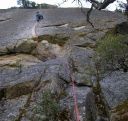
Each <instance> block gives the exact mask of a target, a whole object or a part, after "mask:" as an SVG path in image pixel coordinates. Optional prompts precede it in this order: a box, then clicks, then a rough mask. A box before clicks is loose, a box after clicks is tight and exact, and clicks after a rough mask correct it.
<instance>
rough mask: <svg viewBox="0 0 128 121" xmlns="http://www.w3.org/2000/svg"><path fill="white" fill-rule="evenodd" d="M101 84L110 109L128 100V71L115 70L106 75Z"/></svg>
mask: <svg viewBox="0 0 128 121" xmlns="http://www.w3.org/2000/svg"><path fill="white" fill-rule="evenodd" d="M100 84H101V89H102V92H103V95H104V97H105V100H106V101H107V104H108V106H109V107H110V109H112V108H114V107H116V106H118V105H119V104H120V103H123V102H124V101H126V100H128V73H124V72H121V71H117V72H113V73H112V74H110V75H108V76H107V77H105V78H104V79H103V80H102V81H101V82H100Z"/></svg>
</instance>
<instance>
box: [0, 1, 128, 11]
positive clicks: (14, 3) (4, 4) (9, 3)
mask: <svg viewBox="0 0 128 121" xmlns="http://www.w3.org/2000/svg"><path fill="white" fill-rule="evenodd" d="M1 1H2V2H1V3H0V9H6V8H9V7H12V6H17V0H1ZM30 1H35V2H36V3H48V4H52V5H59V6H60V7H78V6H79V5H78V4H77V3H76V2H74V3H72V1H73V0H67V1H68V2H65V3H62V1H63V0H30ZM82 1H83V2H82V4H83V6H84V7H88V8H89V7H90V4H89V3H86V2H85V1H86V0H82ZM118 1H122V2H126V0H118ZM116 6H117V2H114V3H113V4H111V5H109V6H108V7H107V9H108V10H111V11H113V10H115V9H116Z"/></svg>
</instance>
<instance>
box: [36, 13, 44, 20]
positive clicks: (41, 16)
mask: <svg viewBox="0 0 128 121" xmlns="http://www.w3.org/2000/svg"><path fill="white" fill-rule="evenodd" d="M43 18H44V17H43V15H41V14H40V13H39V11H37V12H36V21H37V22H39V21H40V20H42V19H43Z"/></svg>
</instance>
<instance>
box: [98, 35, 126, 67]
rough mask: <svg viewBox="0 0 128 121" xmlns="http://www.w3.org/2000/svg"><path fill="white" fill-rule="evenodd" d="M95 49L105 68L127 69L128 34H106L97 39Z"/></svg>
mask: <svg viewBox="0 0 128 121" xmlns="http://www.w3.org/2000/svg"><path fill="white" fill-rule="evenodd" d="M96 51H97V53H98V54H99V56H100V59H101V63H102V65H103V66H104V67H105V69H120V68H123V69H127V66H128V65H127V64H128V63H127V61H128V35H112V34H108V35H107V36H105V37H104V38H103V39H102V40H100V41H99V43H98V46H97V49H96Z"/></svg>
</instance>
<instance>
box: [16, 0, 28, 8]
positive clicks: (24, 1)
mask: <svg viewBox="0 0 128 121" xmlns="http://www.w3.org/2000/svg"><path fill="white" fill-rule="evenodd" d="M17 4H18V5H21V6H23V8H27V7H28V5H27V4H28V0H17Z"/></svg>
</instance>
